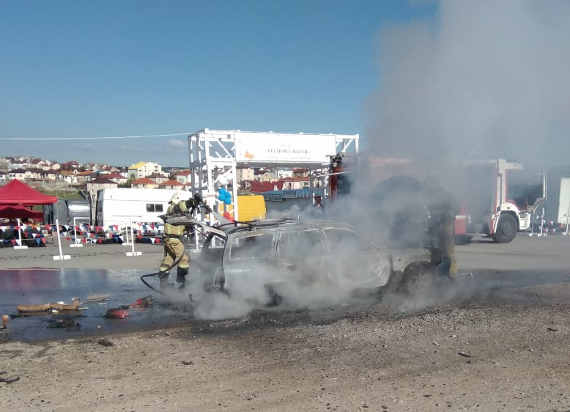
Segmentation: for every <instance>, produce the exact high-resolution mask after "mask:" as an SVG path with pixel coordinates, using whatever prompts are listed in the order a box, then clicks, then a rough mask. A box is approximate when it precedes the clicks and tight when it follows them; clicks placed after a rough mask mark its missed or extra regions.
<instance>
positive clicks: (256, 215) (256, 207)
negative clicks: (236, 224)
mask: <svg viewBox="0 0 570 412" xmlns="http://www.w3.org/2000/svg"><path fill="white" fill-rule="evenodd" d="M266 214H267V210H266V209H265V199H264V198H263V196H261V195H243V196H238V216H239V220H241V221H248V220H256V219H265V217H266Z"/></svg>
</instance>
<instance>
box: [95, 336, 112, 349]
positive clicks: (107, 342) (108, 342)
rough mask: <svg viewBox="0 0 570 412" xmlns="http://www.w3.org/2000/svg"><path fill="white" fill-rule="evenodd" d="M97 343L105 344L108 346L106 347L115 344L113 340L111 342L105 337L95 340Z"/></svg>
mask: <svg viewBox="0 0 570 412" xmlns="http://www.w3.org/2000/svg"><path fill="white" fill-rule="evenodd" d="M97 343H98V344H99V345H101V346H105V347H106V348H108V347H110V346H115V344H114V343H113V342H111V341H110V340H108V339H105V338H103V339H99V340H98V341H97Z"/></svg>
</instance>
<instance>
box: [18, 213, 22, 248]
mask: <svg viewBox="0 0 570 412" xmlns="http://www.w3.org/2000/svg"><path fill="white" fill-rule="evenodd" d="M18 240H19V243H18V246H23V245H22V222H21V220H20V218H18Z"/></svg>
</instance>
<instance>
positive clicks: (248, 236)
mask: <svg viewBox="0 0 570 412" xmlns="http://www.w3.org/2000/svg"><path fill="white" fill-rule="evenodd" d="M275 244H276V239H275V232H274V231H253V232H248V233H240V234H238V235H237V236H230V237H229V238H228V241H227V242H226V250H225V253H224V275H225V288H226V289H227V290H229V291H231V293H232V294H233V293H239V294H242V295H244V296H245V295H248V294H250V293H251V294H252V295H255V296H256V297H260V296H257V295H258V294H260V293H262V292H263V290H264V286H265V285H266V284H267V283H270V282H271V281H272V279H273V277H274V273H273V269H274V268H275ZM263 293H265V292H263Z"/></svg>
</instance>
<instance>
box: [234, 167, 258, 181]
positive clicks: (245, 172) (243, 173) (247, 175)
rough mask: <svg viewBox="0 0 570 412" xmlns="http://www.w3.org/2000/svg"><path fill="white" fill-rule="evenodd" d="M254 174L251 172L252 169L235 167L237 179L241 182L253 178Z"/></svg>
mask: <svg viewBox="0 0 570 412" xmlns="http://www.w3.org/2000/svg"><path fill="white" fill-rule="evenodd" d="M254 178H255V175H254V173H253V169H250V168H247V169H237V179H238V181H240V182H242V181H244V180H253V179H254Z"/></svg>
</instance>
